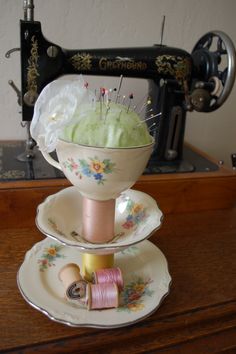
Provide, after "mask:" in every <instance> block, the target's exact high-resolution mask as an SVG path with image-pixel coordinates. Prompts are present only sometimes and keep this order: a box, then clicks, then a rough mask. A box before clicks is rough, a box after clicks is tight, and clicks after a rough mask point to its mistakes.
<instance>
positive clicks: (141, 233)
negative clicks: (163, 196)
mask: <svg viewBox="0 0 236 354" xmlns="http://www.w3.org/2000/svg"><path fill="white" fill-rule="evenodd" d="M162 220H163V214H162V212H161V211H160V209H159V208H158V206H157V203H156V201H155V200H154V199H153V198H152V197H150V196H149V195H148V194H146V193H143V192H139V191H136V190H133V189H129V190H127V191H125V192H124V193H122V194H121V196H120V197H119V198H117V199H116V211H115V237H114V239H113V240H112V241H111V242H110V243H105V244H92V243H88V242H87V241H86V240H84V239H83V238H82V236H81V231H82V196H81V194H80V193H79V191H78V189H77V188H76V187H69V188H65V189H63V190H62V191H60V192H58V193H56V194H54V195H51V196H49V197H48V198H47V199H46V200H45V201H44V202H43V203H42V204H40V205H39V206H38V212H37V217H36V224H37V226H38V228H39V230H40V231H41V232H42V233H44V234H45V235H46V236H48V237H51V238H53V239H55V240H57V241H59V242H61V243H63V244H64V245H67V246H74V247H77V248H79V249H80V251H81V252H86V253H96V254H109V253H115V252H119V251H121V250H122V249H124V248H126V247H128V246H131V245H134V244H136V243H138V242H141V241H143V240H144V239H146V238H148V237H150V236H151V235H152V233H153V232H154V231H156V230H157V229H159V228H160V226H161V223H162Z"/></svg>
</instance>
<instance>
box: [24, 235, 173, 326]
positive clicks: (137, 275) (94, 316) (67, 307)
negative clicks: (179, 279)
mask: <svg viewBox="0 0 236 354" xmlns="http://www.w3.org/2000/svg"><path fill="white" fill-rule="evenodd" d="M71 262H73V263H77V264H78V265H79V266H81V253H80V252H79V250H78V249H76V248H72V247H66V246H63V245H62V244H60V243H58V242H56V241H53V240H51V239H49V238H46V239H45V240H43V241H41V242H39V243H37V244H35V245H34V246H33V248H32V249H31V250H30V251H28V252H27V253H26V256H25V259H24V262H23V264H22V265H21V267H20V269H19V271H18V275H17V282H18V287H19V289H20V291H21V293H22V295H23V297H24V298H25V300H26V301H27V302H28V303H29V304H31V305H32V306H33V307H34V308H36V309H38V310H39V311H41V312H43V313H44V314H45V315H47V316H48V317H49V318H51V319H52V320H54V321H57V322H61V323H64V324H67V325H70V326H84V327H100V328H103V327H104V328H115V327H122V326H127V325H130V324H133V323H135V322H137V321H140V320H142V319H143V318H145V317H147V316H148V315H150V314H152V313H153V312H154V311H155V310H156V309H157V308H158V307H159V305H160V303H161V301H162V300H163V298H164V297H165V296H166V295H167V294H168V292H169V286H170V283H171V277H170V275H169V272H168V266H167V261H166V259H165V256H164V255H163V253H162V252H161V251H160V250H159V249H158V248H157V247H156V246H155V245H153V244H152V243H151V242H150V241H143V242H141V243H140V244H138V245H135V246H132V247H130V248H127V249H126V250H125V251H122V252H120V253H118V254H116V257H115V266H118V267H120V268H121V270H122V273H123V277H124V285H125V288H124V291H123V292H122V293H121V294H120V306H119V307H118V308H116V309H105V310H92V311H89V310H87V309H86V308H83V307H81V306H80V305H79V304H78V303H77V302H76V301H69V300H66V298H65V296H64V289H63V286H62V283H61V282H60V281H59V279H58V272H59V270H60V269H61V268H62V267H63V266H64V265H65V264H67V263H71Z"/></svg>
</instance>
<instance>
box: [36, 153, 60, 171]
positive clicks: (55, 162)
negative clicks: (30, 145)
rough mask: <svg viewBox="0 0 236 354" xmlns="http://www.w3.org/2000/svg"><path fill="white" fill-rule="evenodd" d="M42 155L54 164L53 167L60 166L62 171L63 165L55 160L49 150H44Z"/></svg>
mask: <svg viewBox="0 0 236 354" xmlns="http://www.w3.org/2000/svg"><path fill="white" fill-rule="evenodd" d="M41 152H42V155H43V157H44V158H45V160H47V162H48V163H50V165H52V166H53V167H56V168H58V170H60V171H62V168H61V165H60V164H59V162H57V161H56V160H54V159H53V158H52V157H51V155H49V153H48V152H46V151H42V150H41Z"/></svg>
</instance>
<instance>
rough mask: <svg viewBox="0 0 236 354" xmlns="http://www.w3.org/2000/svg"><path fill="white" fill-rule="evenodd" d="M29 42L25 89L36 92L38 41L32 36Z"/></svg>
mask: <svg viewBox="0 0 236 354" xmlns="http://www.w3.org/2000/svg"><path fill="white" fill-rule="evenodd" d="M31 43H32V47H31V51H30V54H31V56H30V57H29V59H28V63H29V66H28V68H27V90H28V91H31V92H35V93H37V90H38V87H37V76H39V72H38V69H37V67H38V59H39V54H38V41H37V39H36V38H35V36H32V38H31Z"/></svg>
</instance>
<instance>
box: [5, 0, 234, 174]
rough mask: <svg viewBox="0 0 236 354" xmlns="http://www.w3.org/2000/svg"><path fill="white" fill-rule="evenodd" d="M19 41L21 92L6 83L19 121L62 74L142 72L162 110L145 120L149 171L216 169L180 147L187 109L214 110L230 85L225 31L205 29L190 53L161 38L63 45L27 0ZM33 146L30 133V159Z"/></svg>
mask: <svg viewBox="0 0 236 354" xmlns="http://www.w3.org/2000/svg"><path fill="white" fill-rule="evenodd" d="M20 42H21V43H20V45H21V47H20V51H21V78H22V86H21V92H20V91H19V90H18V89H17V88H16V87H15V84H14V82H12V81H10V82H9V83H10V85H11V86H12V87H13V88H14V89H15V91H16V92H17V94H18V103H19V104H20V105H21V106H22V121H23V122H25V124H26V125H27V126H28V127H29V124H30V121H31V119H32V115H33V109H34V104H35V102H36V100H37V97H38V95H39V93H40V91H41V90H42V89H43V88H44V86H45V85H47V84H48V83H49V82H50V81H52V80H55V79H56V78H58V77H60V76H62V75H66V74H85V75H104V76H120V75H123V76H124V77H135V78H143V79H146V80H148V82H149V92H148V96H150V97H151V100H152V108H153V113H154V114H158V113H161V114H160V115H157V116H156V118H155V121H153V120H150V122H148V123H149V126H151V130H152V134H153V135H154V137H155V141H156V144H155V149H154V153H153V155H152V158H151V160H150V162H149V165H148V169H147V172H148V173H161V172H183V171H185V172H186V171H194V170H196V169H202V170H209V169H210V170H211V169H217V166H216V165H214V164H211V163H210V162H209V163H208V162H206V161H204V160H203V159H201V161H200V163H197V162H196V161H195V162H194V161H190V160H191V159H194V158H195V157H196V156H195V157H194V154H193V152H191V151H184V149H183V147H184V131H185V120H186V113H187V112H188V111H193V110H195V111H199V112H211V111H214V110H216V109H217V108H219V107H220V106H221V105H222V104H223V103H224V102H225V100H226V99H227V97H228V96H229V94H230V92H231V89H232V87H233V84H234V79H235V49H234V45H233V43H232V41H231V39H230V38H229V37H228V36H227V35H226V34H225V33H223V32H220V31H213V32H209V33H207V34H205V35H204V36H203V37H202V38H201V39H200V40H199V41H198V42H197V44H196V45H195V46H194V48H193V51H192V53H191V54H190V53H187V52H186V51H184V50H182V49H178V48H170V47H168V46H165V45H162V44H155V45H153V46H152V47H140V48H109V49H75V50H66V49H64V48H61V47H60V46H59V45H57V44H55V43H52V42H50V41H49V40H47V39H46V38H45V37H44V36H43V34H42V30H41V24H40V22H37V21H34V4H33V1H32V0H25V1H24V20H21V21H20ZM10 52H11V51H9V52H8V56H9V54H10ZM33 148H34V141H33V140H32V139H31V138H30V136H29V139H28V141H27V151H26V153H24V155H27V158H26V160H27V161H28V162H29V161H30V160H32V158H33V156H34V151H33ZM21 158H22V156H21V157H20V159H21ZM37 158H38V157H37ZM206 164H207V165H206ZM198 165H199V166H198ZM206 166H207V167H206Z"/></svg>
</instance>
